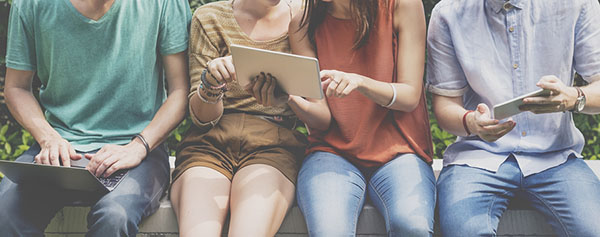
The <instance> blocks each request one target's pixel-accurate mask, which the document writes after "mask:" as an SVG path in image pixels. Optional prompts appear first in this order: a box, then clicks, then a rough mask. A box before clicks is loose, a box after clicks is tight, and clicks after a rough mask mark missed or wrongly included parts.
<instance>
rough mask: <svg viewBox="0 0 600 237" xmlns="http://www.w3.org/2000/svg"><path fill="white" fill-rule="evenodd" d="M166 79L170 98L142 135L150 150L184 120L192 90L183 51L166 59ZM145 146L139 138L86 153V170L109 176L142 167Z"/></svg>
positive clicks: (145, 154)
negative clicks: (87, 161) (93, 152)
mask: <svg viewBox="0 0 600 237" xmlns="http://www.w3.org/2000/svg"><path fill="white" fill-rule="evenodd" d="M163 63H164V69H165V72H166V76H167V84H168V86H167V87H168V89H169V90H168V92H167V93H168V97H167V100H166V101H165V102H164V103H163V104H162V106H161V107H160V108H159V110H158V112H157V113H156V115H154V118H153V119H152V121H151V122H150V124H148V126H147V127H146V128H144V130H143V131H142V132H141V134H142V136H143V137H144V138H145V139H146V141H147V142H148V145H149V146H150V149H151V150H152V149H154V148H156V147H157V146H158V145H160V144H161V143H162V142H163V141H164V140H165V139H166V138H167V136H168V135H169V133H170V132H171V131H172V130H173V129H174V128H175V127H177V125H178V124H179V123H180V122H181V121H182V120H183V118H184V116H185V111H186V109H187V108H186V107H187V95H188V91H189V84H188V72H187V60H186V53H185V52H181V53H177V54H173V55H167V56H163ZM147 155H148V154H147V152H146V150H145V147H144V145H143V143H142V141H140V140H139V139H134V140H132V141H131V142H130V143H129V144H127V145H124V146H119V145H106V146H104V147H102V149H100V151H98V153H96V154H94V155H89V154H86V158H88V159H90V160H91V161H90V163H89V164H88V166H87V167H86V168H87V169H88V170H90V171H91V172H92V173H93V174H95V175H96V176H100V175H103V174H104V176H105V177H108V176H110V175H111V174H113V173H114V172H116V171H118V170H121V169H127V168H132V167H135V166H137V165H139V164H140V163H141V162H142V160H143V159H144V158H146V156H147Z"/></svg>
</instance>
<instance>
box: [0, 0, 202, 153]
mask: <svg viewBox="0 0 600 237" xmlns="http://www.w3.org/2000/svg"><path fill="white" fill-rule="evenodd" d="M190 20H191V11H190V8H189V5H188V2H187V0H115V2H114V3H113V5H112V6H111V8H110V10H109V11H108V12H107V13H106V14H105V15H104V16H103V17H102V18H100V19H99V20H97V21H94V20H91V19H88V18H86V17H84V16H83V15H81V14H80V13H79V11H77V9H76V8H75V7H74V6H73V5H72V4H71V2H70V0H14V1H13V5H12V7H11V12H10V17H9V30H8V48H7V55H6V66H7V67H9V68H13V69H17V70H27V71H36V72H37V75H38V77H39V78H40V80H41V81H42V88H41V90H40V103H41V104H42V106H43V107H44V108H45V115H46V119H47V120H48V122H49V123H50V125H52V127H54V128H55V129H56V130H57V131H58V132H59V133H60V135H61V136H63V138H65V139H66V140H67V141H69V142H71V143H72V145H73V146H74V148H75V149H76V150H79V151H91V150H95V149H98V148H100V147H102V146H103V145H105V144H126V143H128V142H129V141H130V140H131V137H132V136H133V135H135V134H137V133H140V132H141V131H142V130H143V129H144V128H145V127H146V126H147V125H148V124H149V123H150V121H151V120H152V118H153V117H154V115H155V113H156V112H157V111H158V109H159V107H160V106H161V105H162V103H163V102H164V100H165V99H166V91H165V79H164V72H163V65H162V62H161V61H162V56H164V55H169V54H175V53H179V52H183V51H185V50H186V49H187V46H188V27H189V22H190Z"/></svg>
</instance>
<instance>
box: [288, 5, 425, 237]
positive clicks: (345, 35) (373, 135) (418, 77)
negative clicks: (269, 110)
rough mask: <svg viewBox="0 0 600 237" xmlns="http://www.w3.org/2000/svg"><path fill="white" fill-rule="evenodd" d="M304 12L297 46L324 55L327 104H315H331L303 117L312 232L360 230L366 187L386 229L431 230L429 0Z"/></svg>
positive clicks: (304, 204)
mask: <svg viewBox="0 0 600 237" xmlns="http://www.w3.org/2000/svg"><path fill="white" fill-rule="evenodd" d="M304 11H305V12H304V14H303V16H298V17H296V18H295V19H293V20H292V22H291V24H290V30H289V32H290V45H291V47H292V51H293V52H294V53H296V54H301V55H306V56H311V57H317V58H318V59H319V64H320V67H321V69H323V71H321V79H322V80H323V86H324V88H326V89H325V90H326V95H327V98H326V101H327V103H313V104H311V106H313V107H315V108H313V109H314V111H330V112H331V116H330V117H329V119H328V120H323V119H315V120H313V121H307V120H305V122H307V125H308V127H309V128H310V130H311V134H310V136H309V140H310V146H309V149H308V152H307V153H308V154H309V155H308V157H307V158H306V159H305V161H304V164H303V166H302V168H301V170H300V173H299V176H298V185H297V200H298V204H299V206H300V209H301V210H302V213H303V214H304V217H305V219H306V222H307V226H308V230H309V233H310V235H311V236H347V235H351V236H352V235H355V234H356V224H357V221H358V216H359V214H360V211H361V210H362V206H363V204H364V201H365V199H366V197H367V195H368V196H369V198H370V200H372V202H373V205H374V206H375V207H376V208H377V209H378V210H379V211H380V212H381V214H382V215H383V217H384V219H385V222H386V223H385V224H386V229H387V232H388V235H390V236H431V235H432V234H433V216H434V214H433V213H434V206H435V177H434V175H433V170H432V168H431V166H430V165H429V164H430V163H431V158H432V151H433V149H432V144H431V135H430V132H429V119H428V117H427V109H426V104H425V96H424V93H423V79H422V78H423V70H424V60H425V59H424V58H425V55H424V54H425V16H424V11H423V5H422V3H421V1H420V0H395V1H394V0H328V1H326V0H309V1H306V2H305V10H304ZM318 108H320V109H318ZM320 118H324V117H323V116H321V117H320Z"/></svg>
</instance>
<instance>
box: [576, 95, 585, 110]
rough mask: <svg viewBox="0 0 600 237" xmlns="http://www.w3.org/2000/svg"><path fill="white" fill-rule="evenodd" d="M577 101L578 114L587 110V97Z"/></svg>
mask: <svg viewBox="0 0 600 237" xmlns="http://www.w3.org/2000/svg"><path fill="white" fill-rule="evenodd" d="M577 100H578V101H577V102H578V103H577V112H581V111H583V108H585V96H582V97H580V98H579V99H577Z"/></svg>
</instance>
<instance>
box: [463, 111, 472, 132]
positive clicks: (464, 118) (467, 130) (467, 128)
mask: <svg viewBox="0 0 600 237" xmlns="http://www.w3.org/2000/svg"><path fill="white" fill-rule="evenodd" d="M473 112H475V111H473V110H468V111H467V112H465V114H464V115H463V117H462V124H463V127H464V128H465V131H466V132H467V136H471V131H470V130H469V126H467V115H469V114H470V113H473Z"/></svg>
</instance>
